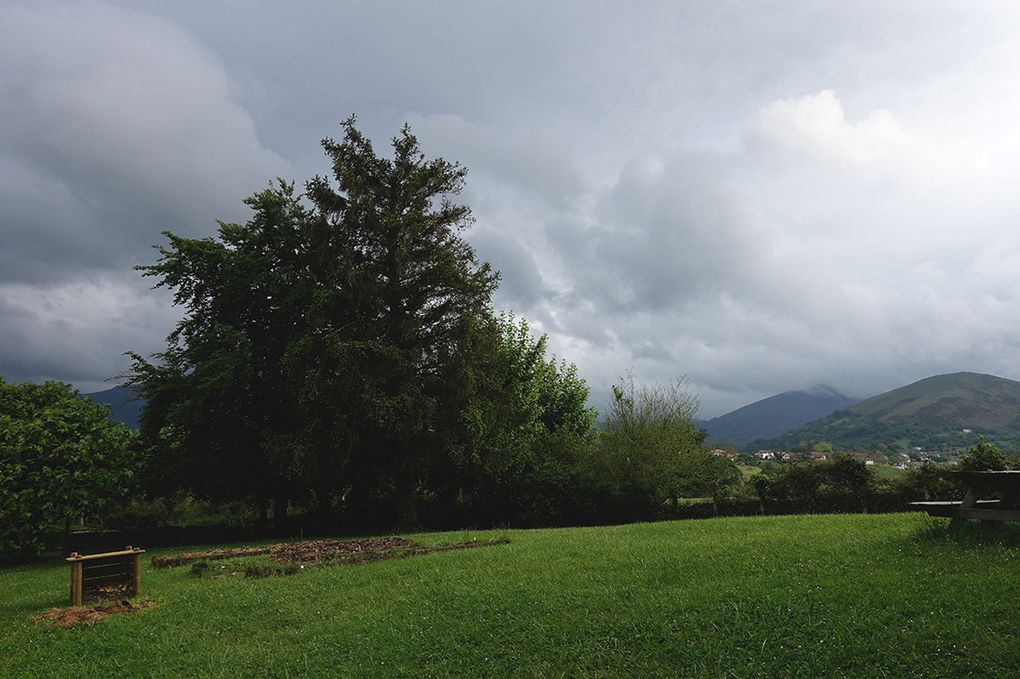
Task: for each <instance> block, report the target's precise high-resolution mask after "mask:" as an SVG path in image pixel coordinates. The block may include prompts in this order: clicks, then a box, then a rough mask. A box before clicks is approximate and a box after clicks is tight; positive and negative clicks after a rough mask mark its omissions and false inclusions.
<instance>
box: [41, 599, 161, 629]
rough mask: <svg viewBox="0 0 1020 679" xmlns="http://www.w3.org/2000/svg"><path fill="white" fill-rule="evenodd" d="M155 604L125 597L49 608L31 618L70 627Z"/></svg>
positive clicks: (132, 611) (88, 623)
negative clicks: (95, 602)
mask: <svg viewBox="0 0 1020 679" xmlns="http://www.w3.org/2000/svg"><path fill="white" fill-rule="evenodd" d="M154 605H156V602H154V601H139V602H137V603H131V602H130V601H128V600H127V599H124V600H123V601H111V602H109V603H105V604H96V605H95V606H74V607H72V608H51V609H50V610H48V611H46V612H45V613H40V614H39V615H36V616H34V617H33V618H32V619H33V620H35V621H36V622H43V621H48V622H52V623H53V624H54V625H56V626H57V627H65V628H66V627H70V626H71V625H75V624H77V623H82V624H85V625H91V624H92V623H94V622H97V621H99V620H102V619H103V618H108V617H110V616H111V615H117V614H119V613H135V612H137V611H142V610H145V609H146V608H152V607H153V606H154Z"/></svg>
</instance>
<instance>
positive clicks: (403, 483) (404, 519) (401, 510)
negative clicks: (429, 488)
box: [393, 471, 421, 531]
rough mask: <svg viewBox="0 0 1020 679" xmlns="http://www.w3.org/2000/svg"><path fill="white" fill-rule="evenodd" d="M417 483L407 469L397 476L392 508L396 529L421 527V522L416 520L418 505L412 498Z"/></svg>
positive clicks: (405, 529)
mask: <svg viewBox="0 0 1020 679" xmlns="http://www.w3.org/2000/svg"><path fill="white" fill-rule="evenodd" d="M417 485H418V482H417V479H415V478H414V476H413V474H410V473H408V472H407V471H404V472H403V473H402V474H401V475H400V476H399V477H398V478H397V488H396V495H395V496H394V498H393V509H394V516H395V518H396V521H397V525H396V529H397V530H399V531H414V530H420V529H421V522H420V521H419V520H418V506H417V505H416V504H415V498H414V491H415V487H416V486H417Z"/></svg>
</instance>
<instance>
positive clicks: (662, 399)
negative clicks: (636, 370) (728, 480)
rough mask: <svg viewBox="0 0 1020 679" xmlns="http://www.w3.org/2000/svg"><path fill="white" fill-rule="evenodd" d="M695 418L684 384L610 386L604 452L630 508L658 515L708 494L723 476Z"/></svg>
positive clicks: (694, 405) (631, 379) (695, 409)
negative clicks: (668, 507) (687, 498)
mask: <svg viewBox="0 0 1020 679" xmlns="http://www.w3.org/2000/svg"><path fill="white" fill-rule="evenodd" d="M697 412H698V399H697V397H696V396H695V395H693V394H691V393H690V391H689V390H688V387H687V383H686V381H685V380H679V381H677V382H674V383H671V384H665V385H652V386H643V387H637V386H636V385H635V384H634V377H633V375H627V376H626V377H624V378H622V379H621V380H620V384H618V385H614V386H613V399H612V401H611V402H610V405H609V413H608V415H607V416H606V419H605V423H604V431H603V436H602V446H603V452H604V455H605V457H606V460H607V463H608V466H609V471H610V473H611V474H612V475H613V477H614V479H615V481H616V483H617V485H618V487H619V488H620V490H621V492H622V493H623V494H624V495H627V496H630V498H631V501H632V503H635V504H644V505H646V508H651V509H660V508H661V507H662V506H663V505H664V504H665V503H667V502H672V503H674V504H676V502H677V500H678V498H680V497H684V496H688V495H690V494H698V495H701V494H703V493H706V492H712V490H714V489H713V487H712V486H713V484H714V485H716V486H717V485H718V482H719V481H720V479H722V478H723V477H725V476H726V475H725V474H722V473H717V472H719V470H718V469H716V467H717V466H718V465H717V464H715V460H713V459H712V456H711V455H710V454H709V453H708V452H707V451H706V450H704V446H703V444H704V442H705V432H704V431H702V430H700V429H699V428H698V426H697V420H696V419H695V417H696V415H697ZM649 505H650V507H648V506H649Z"/></svg>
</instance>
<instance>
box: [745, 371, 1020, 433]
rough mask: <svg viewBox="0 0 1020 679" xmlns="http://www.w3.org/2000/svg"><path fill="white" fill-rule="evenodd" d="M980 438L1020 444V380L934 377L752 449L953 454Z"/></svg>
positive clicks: (957, 374)
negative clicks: (827, 446) (822, 447)
mask: <svg viewBox="0 0 1020 679" xmlns="http://www.w3.org/2000/svg"><path fill="white" fill-rule="evenodd" d="M979 435H984V436H986V437H987V438H988V439H989V440H993V441H997V442H999V443H1000V444H1001V445H1007V446H1013V445H1016V444H1018V443H1020V382H1018V381H1016V380H1010V379H1007V378H1004V377H998V376H996V375H989V374H984V373H972V372H955V373H947V374H944V375H932V376H930V377H926V378H924V379H921V380H917V381H916V382H912V383H910V384H907V385H904V386H902V387H897V388H896V389H891V390H889V391H886V392H883V393H881V394H878V395H876V396H872V397H870V398H867V399H865V400H863V401H860V402H859V403H856V404H855V405H853V406H850V407H847V408H844V409H841V410H837V411H835V412H833V413H830V414H828V415H825V416H822V417H820V418H818V419H816V420H813V421H811V422H807V423H805V424H803V425H801V426H799V427H797V428H795V429H793V430H791V431H789V432H786V433H784V434H780V435H777V436H775V437H763V438H762V439H759V440H756V441H753V442H751V446H752V447H754V446H757V447H762V448H794V447H802V446H805V445H810V444H813V443H818V442H821V441H828V442H830V443H832V444H833V445H835V446H837V447H839V448H845V449H851V448H885V449H890V450H892V449H899V448H908V447H921V448H924V449H926V450H949V449H954V448H960V447H965V446H968V445H972V444H973V442H974V441H975V440H976V438H977V436H979Z"/></svg>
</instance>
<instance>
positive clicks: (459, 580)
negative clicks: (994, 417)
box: [0, 514, 1020, 677]
mask: <svg viewBox="0 0 1020 679" xmlns="http://www.w3.org/2000/svg"><path fill="white" fill-rule="evenodd" d="M933 521H934V520H931V521H930V520H928V519H927V517H924V516H920V515H905V514H899V515H878V516H847V515H843V516H800V517H765V518H761V517H744V518H731V519H712V520H704V521H683V522H671V523H658V524H638V525H630V526H619V527H612V528H582V529H566V530H535V531H499V532H498V534H496V537H504V536H508V537H510V538H511V539H512V543H511V544H509V545H502V546H494V547H485V548H482V549H475V550H465V551H457V552H445V553H437V554H428V555H424V556H416V557H411V558H406V559H398V560H390V561H383V562H378V563H373V564H365V565H359V566H348V567H338V568H332V569H318V570H311V571H305V572H302V573H300V574H298V575H294V576H289V577H272V578H264V579H247V578H244V577H228V578H225V579H222V580H211V579H206V578H196V577H193V576H191V575H190V574H189V571H190V569H189V568H188V567H179V568H175V569H171V570H152V569H149V568H148V564H147V562H148V560H147V559H146V566H145V568H143V573H142V584H143V592H144V596H147V597H151V598H153V599H155V600H156V601H157V606H156V607H155V608H152V609H150V610H147V611H144V612H140V613H136V614H132V615H123V616H119V617H115V618H110V619H107V620H103V621H101V622H99V623H97V624H95V625H93V626H90V627H83V626H78V627H75V628H72V629H69V630H64V629H57V628H54V627H51V626H47V625H44V624H40V623H36V622H33V621H32V620H31V616H32V615H33V614H35V613H38V612H40V611H42V610H44V609H46V608H48V607H51V606H58V605H61V604H62V603H63V600H64V597H65V592H66V589H67V572H66V567H65V566H64V565H63V564H62V563H47V564H41V565H35V566H30V567H22V568H12V569H5V570H0V675H2V676H70V677H85V676H114V675H118V676H188V675H191V676H195V675H197V676H230V677H236V676H281V677H282V676H307V675H311V676H345V677H347V676H408V677H418V676H451V677H453V676H455V677H461V676H509V675H513V676H525V677H528V676H556V677H559V676H564V675H566V676H576V675H582V676H603V677H617V676H634V677H648V676H705V677H720V676H738V677H743V676H776V677H791V676H805V677H820V676H854V677H856V676H876V677H878V676H887V677H935V676H1003V677H1004V676H1016V675H1017V673H1018V672H1020V527H1016V526H1007V527H1005V528H1003V529H1001V530H998V531H988V530H983V529H981V527H979V526H978V527H967V529H965V530H963V531H958V532H951V531H947V530H945V529H944V528H943V526H944V525H945V524H944V523H938V522H933ZM475 537H479V538H484V537H489V535H488V534H485V533H475ZM421 539H422V540H423V541H424V542H428V543H436V542H457V541H460V540H462V539H464V534H462V533H450V534H432V535H427V536H422V538H421ZM151 554H152V553H151V552H150V553H149V554H147V555H146V556H151ZM212 563H213V564H214V565H215V562H212Z"/></svg>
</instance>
